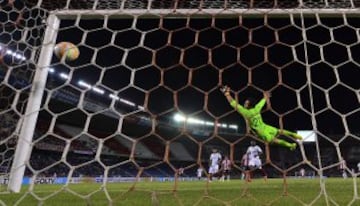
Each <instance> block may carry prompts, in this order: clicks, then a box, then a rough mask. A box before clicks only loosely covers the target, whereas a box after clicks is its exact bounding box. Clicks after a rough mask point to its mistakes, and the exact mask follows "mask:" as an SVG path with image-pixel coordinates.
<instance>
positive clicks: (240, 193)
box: [0, 178, 360, 206]
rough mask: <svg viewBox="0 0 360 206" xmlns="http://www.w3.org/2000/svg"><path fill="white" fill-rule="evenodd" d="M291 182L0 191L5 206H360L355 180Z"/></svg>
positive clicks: (84, 185)
mask: <svg viewBox="0 0 360 206" xmlns="http://www.w3.org/2000/svg"><path fill="white" fill-rule="evenodd" d="M286 183H287V184H284V180H283V179H268V181H267V182H264V180H263V179H255V180H253V181H252V182H250V183H246V182H244V181H240V180H231V181H230V182H226V181H225V182H219V181H213V182H211V183H207V182H206V181H192V182H181V181H179V182H178V184H177V185H176V186H175V184H174V182H138V183H136V184H134V183H109V184H107V185H106V187H102V185H101V184H96V183H81V184H71V185H68V186H67V187H65V186H64V185H35V186H34V188H33V192H28V191H29V188H28V187H24V188H23V190H22V192H21V193H19V194H4V193H0V205H24V206H29V205H50V206H58V205H64V206H65V205H66V206H70V205H74V206H75V205H76V206H82V205H94V206H98V205H99V206H100V205H127V206H132V205H164V206H175V205H203V206H205V205H206V206H217V205H232V206H233V205H234V206H237V205H239V206H240V205H241V206H247V205H249V206H252V205H276V206H285V205H286V206H297V205H316V206H317V205H319V206H321V205H340V206H343V205H354V206H358V205H360V200H358V199H357V200H356V198H354V197H355V193H354V192H355V191H356V190H354V187H355V185H356V186H357V187H359V186H360V184H359V183H358V182H357V181H356V179H353V178H348V179H340V178H328V179H325V180H324V184H323V186H324V188H325V191H326V192H325V193H322V192H321V189H320V188H321V187H320V185H321V184H320V180H319V179H290V178H289V179H286ZM285 185H287V186H285ZM286 188H287V189H286ZM285 191H287V193H286V192H285ZM110 200H111V201H110Z"/></svg>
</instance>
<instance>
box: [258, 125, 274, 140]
mask: <svg viewBox="0 0 360 206" xmlns="http://www.w3.org/2000/svg"><path fill="white" fill-rule="evenodd" d="M256 133H257V134H258V135H259V137H260V138H261V139H263V140H265V141H266V142H272V141H273V140H274V138H275V137H276V136H277V135H278V133H279V129H277V128H275V127H273V126H270V125H266V124H264V125H263V126H261V127H258V128H257V130H256Z"/></svg>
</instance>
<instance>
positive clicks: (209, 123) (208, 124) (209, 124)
mask: <svg viewBox="0 0 360 206" xmlns="http://www.w3.org/2000/svg"><path fill="white" fill-rule="evenodd" d="M205 125H207V126H214V123H213V122H205Z"/></svg>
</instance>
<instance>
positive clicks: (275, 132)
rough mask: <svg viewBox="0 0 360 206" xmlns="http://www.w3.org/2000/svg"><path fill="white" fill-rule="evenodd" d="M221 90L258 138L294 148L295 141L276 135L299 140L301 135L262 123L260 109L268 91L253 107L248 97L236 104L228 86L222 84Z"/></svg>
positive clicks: (265, 100)
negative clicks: (241, 102)
mask: <svg viewBox="0 0 360 206" xmlns="http://www.w3.org/2000/svg"><path fill="white" fill-rule="evenodd" d="M221 91H222V93H224V95H225V97H226V99H227V101H228V102H229V103H230V105H231V106H232V107H233V108H234V109H236V111H237V112H238V113H239V114H241V115H242V116H243V117H244V118H245V119H246V120H247V122H248V123H249V125H250V127H251V129H252V130H253V131H254V132H255V133H256V135H257V136H258V137H259V138H261V139H263V140H264V141H265V142H268V143H275V144H278V145H281V146H284V147H287V148H289V149H290V150H295V149H296V146H297V144H296V143H289V142H287V141H285V140H282V139H279V138H278V136H280V135H285V136H289V137H292V138H293V139H298V140H301V139H302V137H301V136H300V135H299V134H297V133H295V132H291V131H288V130H283V129H278V128H275V127H273V126H271V125H268V124H266V123H264V121H263V119H262V116H261V110H262V108H263V107H264V105H265V104H266V103H267V101H269V97H270V95H269V93H267V92H264V97H263V98H262V99H261V100H260V101H259V102H258V103H257V104H256V105H255V106H254V107H251V104H252V102H250V100H249V99H247V100H245V102H244V106H242V105H240V104H238V103H237V101H236V100H235V99H234V98H233V97H232V96H231V94H230V87H228V86H223V87H222V88H221Z"/></svg>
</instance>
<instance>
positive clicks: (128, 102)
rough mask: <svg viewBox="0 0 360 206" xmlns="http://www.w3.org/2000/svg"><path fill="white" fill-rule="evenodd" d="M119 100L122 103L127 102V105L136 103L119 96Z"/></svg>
mask: <svg viewBox="0 0 360 206" xmlns="http://www.w3.org/2000/svg"><path fill="white" fill-rule="evenodd" d="M120 102H122V103H124V104H127V105H130V106H133V107H134V106H136V104H135V103H134V102H131V101H129V100H126V99H121V98H120Z"/></svg>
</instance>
